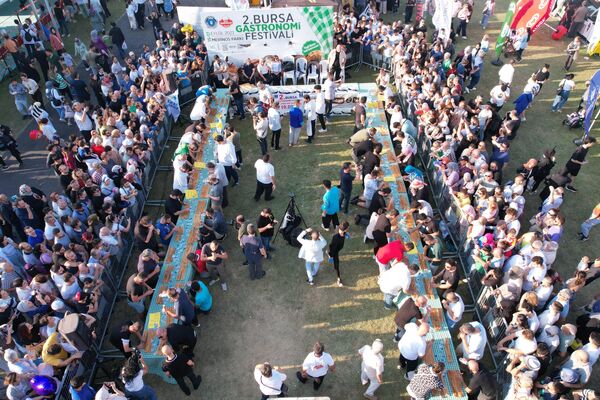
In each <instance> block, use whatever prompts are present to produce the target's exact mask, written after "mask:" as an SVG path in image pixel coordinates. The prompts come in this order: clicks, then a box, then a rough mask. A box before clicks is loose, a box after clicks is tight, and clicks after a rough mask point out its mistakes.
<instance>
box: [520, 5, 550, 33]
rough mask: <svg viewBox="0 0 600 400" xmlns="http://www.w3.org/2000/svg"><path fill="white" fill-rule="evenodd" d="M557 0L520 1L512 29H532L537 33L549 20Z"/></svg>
mask: <svg viewBox="0 0 600 400" xmlns="http://www.w3.org/2000/svg"><path fill="white" fill-rule="evenodd" d="M555 3H556V0H519V2H518V3H517V11H516V12H515V17H514V18H513V21H512V24H511V29H519V28H531V33H535V31H536V30H537V29H538V28H539V27H540V26H541V25H542V24H543V23H544V22H546V20H547V19H548V17H549V16H550V12H551V11H552V9H553V8H554V4H555Z"/></svg>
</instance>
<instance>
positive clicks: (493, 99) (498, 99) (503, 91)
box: [490, 83, 510, 111]
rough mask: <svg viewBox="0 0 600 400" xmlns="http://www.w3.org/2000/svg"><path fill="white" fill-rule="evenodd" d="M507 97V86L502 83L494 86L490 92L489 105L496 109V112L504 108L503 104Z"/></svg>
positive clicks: (508, 91) (508, 93) (508, 94)
mask: <svg viewBox="0 0 600 400" xmlns="http://www.w3.org/2000/svg"><path fill="white" fill-rule="evenodd" d="M509 96H510V88H509V86H508V85H507V84H505V83H502V84H500V85H496V86H494V87H493V88H492V90H491V91H490V103H492V104H493V105H494V106H495V107H496V111H499V110H500V109H501V108H502V106H504V103H506V101H507V100H508V97H509Z"/></svg>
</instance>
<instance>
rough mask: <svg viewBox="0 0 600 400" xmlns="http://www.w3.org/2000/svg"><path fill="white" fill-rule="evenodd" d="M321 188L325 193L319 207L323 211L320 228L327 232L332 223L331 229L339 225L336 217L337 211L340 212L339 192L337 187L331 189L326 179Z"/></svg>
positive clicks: (329, 182)
mask: <svg viewBox="0 0 600 400" xmlns="http://www.w3.org/2000/svg"><path fill="white" fill-rule="evenodd" d="M323 186H324V187H325V190H326V192H325V194H324V195H323V205H322V206H321V210H322V211H323V213H322V214H321V221H322V224H321V227H322V228H323V229H325V230H326V231H328V230H329V225H330V224H331V223H332V222H333V229H335V228H336V227H337V226H338V225H339V224H340V221H339V220H338V215H337V213H338V211H340V190H339V189H338V188H337V186H333V187H332V185H331V181H330V180H328V179H325V180H324V181H323Z"/></svg>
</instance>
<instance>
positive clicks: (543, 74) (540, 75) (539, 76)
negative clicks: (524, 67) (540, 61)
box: [535, 64, 550, 93]
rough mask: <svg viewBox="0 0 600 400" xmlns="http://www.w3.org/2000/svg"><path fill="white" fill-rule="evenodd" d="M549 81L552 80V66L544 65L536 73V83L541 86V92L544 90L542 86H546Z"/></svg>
mask: <svg viewBox="0 0 600 400" xmlns="http://www.w3.org/2000/svg"><path fill="white" fill-rule="evenodd" d="M548 79H550V64H544V66H543V67H542V68H540V69H538V70H537V72H536V73H535V82H536V83H537V84H538V85H540V90H542V86H544V83H546V82H547V81H548ZM538 93H539V92H538Z"/></svg>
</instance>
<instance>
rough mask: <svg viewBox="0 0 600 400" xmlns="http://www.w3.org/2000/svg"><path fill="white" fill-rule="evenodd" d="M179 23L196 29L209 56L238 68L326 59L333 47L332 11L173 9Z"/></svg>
mask: <svg viewBox="0 0 600 400" xmlns="http://www.w3.org/2000/svg"><path fill="white" fill-rule="evenodd" d="M177 14H178V15H179V20H180V22H181V23H183V24H190V25H192V26H193V27H195V28H196V29H199V30H200V31H201V33H202V36H203V38H204V42H205V44H206V48H207V50H208V52H209V54H210V55H211V56H212V55H215V54H218V55H219V56H221V57H225V56H228V57H229V60H230V61H232V62H234V63H236V64H238V65H240V64H242V63H243V62H244V61H246V59H247V58H252V59H255V58H262V57H265V56H268V55H277V56H279V57H280V58H282V57H284V56H293V55H303V56H307V57H309V58H326V57H327V55H328V53H329V51H330V50H331V47H332V44H333V7H286V8H271V9H266V8H252V9H247V10H231V9H228V8H214V7H177Z"/></svg>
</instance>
